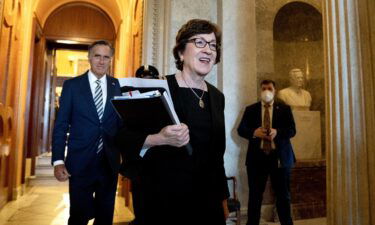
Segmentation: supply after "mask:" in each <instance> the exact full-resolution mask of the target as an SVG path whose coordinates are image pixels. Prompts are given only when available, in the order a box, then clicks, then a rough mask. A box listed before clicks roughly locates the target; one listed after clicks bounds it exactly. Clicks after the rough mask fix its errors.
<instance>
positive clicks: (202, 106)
mask: <svg viewBox="0 0 375 225" xmlns="http://www.w3.org/2000/svg"><path fill="white" fill-rule="evenodd" d="M181 77H182V80H183V81H184V82H185V84H186V86H188V87H189V88H190V90H191V91H192V92H193V94H194V95H195V96H196V97H197V98H198V99H199V107H201V108H202V109H203V108H204V101H203V95H204V90H202V95H201V96H200V97H199V95H198V94H197V93H196V92H195V91H194V90H193V88H191V87H190V86H189V85H188V83H187V82H186V80H185V78H184V76H183V75H182V74H181Z"/></svg>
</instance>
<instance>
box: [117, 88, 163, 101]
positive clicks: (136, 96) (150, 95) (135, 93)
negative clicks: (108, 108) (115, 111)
mask: <svg viewBox="0 0 375 225" xmlns="http://www.w3.org/2000/svg"><path fill="white" fill-rule="evenodd" d="M159 96H161V93H160V91H158V90H155V91H148V92H144V93H140V92H139V91H137V90H135V91H131V92H126V93H123V96H114V97H113V99H116V100H117V99H140V98H153V97H159Z"/></svg>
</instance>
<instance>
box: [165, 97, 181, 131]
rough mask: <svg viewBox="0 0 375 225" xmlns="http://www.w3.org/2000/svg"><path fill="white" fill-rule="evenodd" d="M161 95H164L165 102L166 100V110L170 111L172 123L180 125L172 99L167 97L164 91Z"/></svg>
mask: <svg viewBox="0 0 375 225" xmlns="http://www.w3.org/2000/svg"><path fill="white" fill-rule="evenodd" d="M163 95H164V97H165V100H166V102H167V104H168V108H169V109H170V113H171V115H170V116H171V118H172V120H173V122H174V123H175V124H177V125H179V124H181V123H180V119H178V116H177V113H176V111H175V110H174V107H173V102H172V99H171V98H170V97H169V95H168V93H167V92H166V91H164V93H163Z"/></svg>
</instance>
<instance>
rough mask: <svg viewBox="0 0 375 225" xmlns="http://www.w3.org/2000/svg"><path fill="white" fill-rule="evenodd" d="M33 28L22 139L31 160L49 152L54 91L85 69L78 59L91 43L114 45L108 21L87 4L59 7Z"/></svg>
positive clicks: (95, 7)
mask: <svg viewBox="0 0 375 225" xmlns="http://www.w3.org/2000/svg"><path fill="white" fill-rule="evenodd" d="M36 26H38V27H39V29H38V30H39V33H36V34H35V40H36V41H35V43H36V44H35V50H34V51H35V52H34V65H33V73H32V77H30V78H29V79H30V80H31V89H30V90H31V93H30V109H29V124H28V130H27V133H28V135H27V136H26V137H27V148H26V149H27V151H28V152H27V156H28V157H32V158H33V157H36V156H38V155H40V154H41V153H44V152H48V151H50V140H51V132H52V126H53V121H54V115H55V108H56V105H55V97H56V90H59V87H61V86H62V83H63V81H64V80H66V79H69V78H71V77H74V76H77V75H79V73H81V72H82V70H86V69H88V63H87V57H84V56H82V55H87V46H88V45H89V44H90V43H92V42H93V41H95V40H100V39H105V40H108V41H110V42H112V43H114V42H115V39H116V31H115V27H114V24H113V22H112V20H111V19H110V17H109V16H108V15H107V14H106V13H105V12H104V11H103V10H101V9H100V8H99V7H97V6H95V5H92V4H89V3H81V2H79V3H68V4H65V5H62V6H60V7H59V8H57V9H55V10H54V11H53V12H52V13H51V14H50V15H49V17H48V18H47V19H46V22H45V24H44V27H42V26H41V25H40V24H36ZM57 56H60V61H57V59H58V58H57ZM77 67H80V69H79V70H77V69H76V68H77ZM78 72H79V73H78ZM57 94H58V93H57ZM33 164H34V163H33Z"/></svg>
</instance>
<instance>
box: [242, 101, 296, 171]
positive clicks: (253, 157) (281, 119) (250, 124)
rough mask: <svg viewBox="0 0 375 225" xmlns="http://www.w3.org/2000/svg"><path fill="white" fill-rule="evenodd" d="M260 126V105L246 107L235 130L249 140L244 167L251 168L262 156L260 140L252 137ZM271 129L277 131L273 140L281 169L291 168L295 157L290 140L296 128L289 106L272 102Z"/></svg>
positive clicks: (258, 103) (259, 103)
mask: <svg viewBox="0 0 375 225" xmlns="http://www.w3.org/2000/svg"><path fill="white" fill-rule="evenodd" d="M261 126H262V104H261V102H257V103H255V104H253V105H250V106H248V107H246V110H245V113H244V115H243V117H242V120H241V123H240V125H239V127H238V129H237V131H238V134H239V135H240V136H241V137H243V138H246V139H248V140H249V146H248V151H247V156H246V165H247V166H253V165H257V162H259V160H258V159H259V157H260V155H261V154H263V152H262V150H261V149H260V144H261V139H260V138H255V137H253V134H254V131H255V130H256V129H257V128H258V127H261ZM272 128H274V129H276V130H277V135H276V137H275V139H274V143H275V147H276V150H277V155H278V158H279V159H280V163H281V166H282V167H293V165H294V163H295V156H294V152H293V148H292V145H291V143H290V138H292V137H294V135H295V134H296V127H295V123H294V118H293V114H292V111H291V109H290V107H289V106H287V105H285V104H283V103H280V102H274V104H273V114H272Z"/></svg>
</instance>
